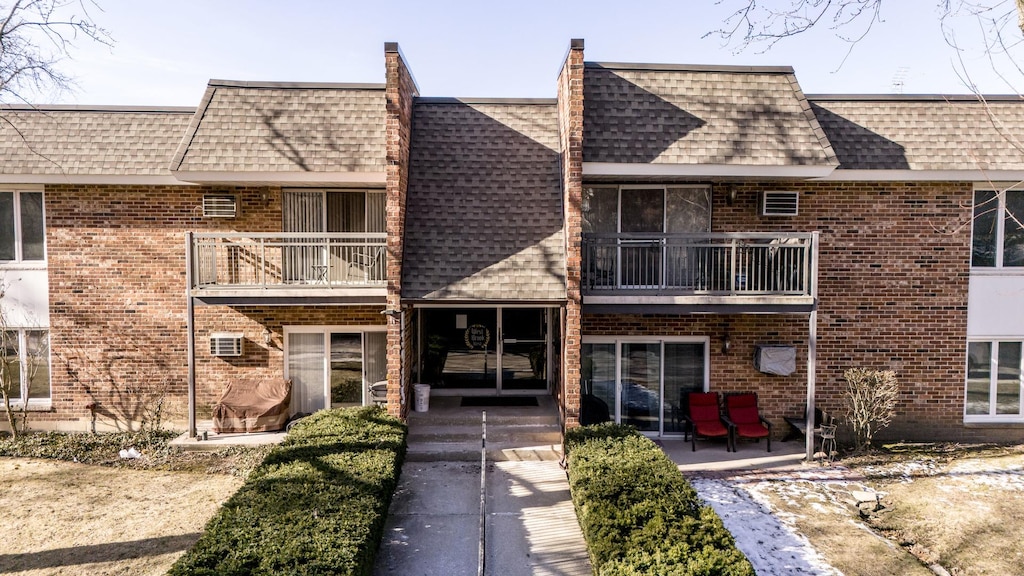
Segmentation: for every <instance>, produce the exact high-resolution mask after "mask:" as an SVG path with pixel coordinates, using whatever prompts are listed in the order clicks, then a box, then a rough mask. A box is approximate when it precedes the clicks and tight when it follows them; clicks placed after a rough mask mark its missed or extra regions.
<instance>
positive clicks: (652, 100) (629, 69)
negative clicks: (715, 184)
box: [583, 63, 836, 168]
mask: <svg viewBox="0 0 1024 576" xmlns="http://www.w3.org/2000/svg"><path fill="white" fill-rule="evenodd" d="M583 94H584V99H585V105H584V108H583V131H584V136H583V161H584V162H604V163H627V164H628V163H647V164H683V165H699V164H707V165H731V166H773V167H782V166H820V167H823V168H828V167H831V166H834V165H835V164H836V160H835V155H834V153H833V152H832V148H831V146H830V145H829V142H828V139H827V138H826V137H825V135H824V133H823V132H822V130H821V128H820V127H819V126H818V122H817V120H816V119H815V117H814V114H812V113H811V110H810V105H809V104H808V103H807V100H806V98H805V97H804V95H803V92H802V91H801V89H800V86H799V84H797V81H796V76H795V75H794V73H793V69H792V68H788V67H772V68H769V67H707V66H675V65H658V64H610V63H587V64H586V67H585V69H584V74H583Z"/></svg>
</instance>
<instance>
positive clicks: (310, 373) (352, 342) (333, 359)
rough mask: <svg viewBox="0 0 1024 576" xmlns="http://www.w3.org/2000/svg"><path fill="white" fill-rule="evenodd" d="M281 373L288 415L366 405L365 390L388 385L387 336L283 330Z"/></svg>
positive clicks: (371, 331) (359, 330) (376, 331)
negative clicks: (287, 383) (288, 392)
mask: <svg viewBox="0 0 1024 576" xmlns="http://www.w3.org/2000/svg"><path fill="white" fill-rule="evenodd" d="M285 369H286V371H287V372H286V377H287V378H289V379H291V381H292V404H291V407H292V411H293V412H296V413H298V412H305V413H311V412H315V411H317V410H322V409H324V408H337V407H341V406H354V405H359V404H366V403H369V402H370V398H369V397H368V396H367V395H366V392H367V389H368V387H369V386H370V385H371V384H373V383H375V382H378V381H381V380H386V379H387V332H386V330H385V329H384V327H379V328H377V327H375V328H370V327H352V328H344V327H338V328H321V327H313V328H310V327H298V326H297V327H294V328H293V327H286V328H285Z"/></svg>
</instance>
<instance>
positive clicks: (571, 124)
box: [557, 39, 583, 429]
mask: <svg viewBox="0 0 1024 576" xmlns="http://www.w3.org/2000/svg"><path fill="white" fill-rule="evenodd" d="M558 128H559V146H560V153H561V155H562V190H563V193H564V195H565V196H564V198H563V206H564V217H565V222H564V224H565V260H566V262H565V264H566V270H565V272H566V274H565V284H566V304H565V327H564V328H565V329H564V330H563V331H562V371H563V372H562V385H561V387H560V389H559V390H558V391H557V396H558V399H559V404H560V409H561V411H562V422H563V425H564V426H565V428H566V429H569V428H575V427H577V426H579V424H580V344H581V343H580V314H581V299H580V274H581V270H582V262H583V253H582V199H583V40H582V39H574V40H572V41H571V42H570V44H569V53H568V54H567V55H566V57H565V64H563V66H562V71H561V73H560V74H559V75H558Z"/></svg>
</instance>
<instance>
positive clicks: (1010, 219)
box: [1003, 190, 1024, 266]
mask: <svg viewBox="0 0 1024 576" xmlns="http://www.w3.org/2000/svg"><path fill="white" fill-rule="evenodd" d="M1004 218H1005V220H1004V222H1003V266H1024V192H1021V191H1019V190H1008V191H1007V192H1006V214H1005V216H1004Z"/></svg>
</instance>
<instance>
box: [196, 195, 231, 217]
mask: <svg viewBox="0 0 1024 576" xmlns="http://www.w3.org/2000/svg"><path fill="white" fill-rule="evenodd" d="M237 215H238V200H237V198H235V197H234V196H232V195H230V194H206V195H205V196H203V218H234V217H235V216H237Z"/></svg>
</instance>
